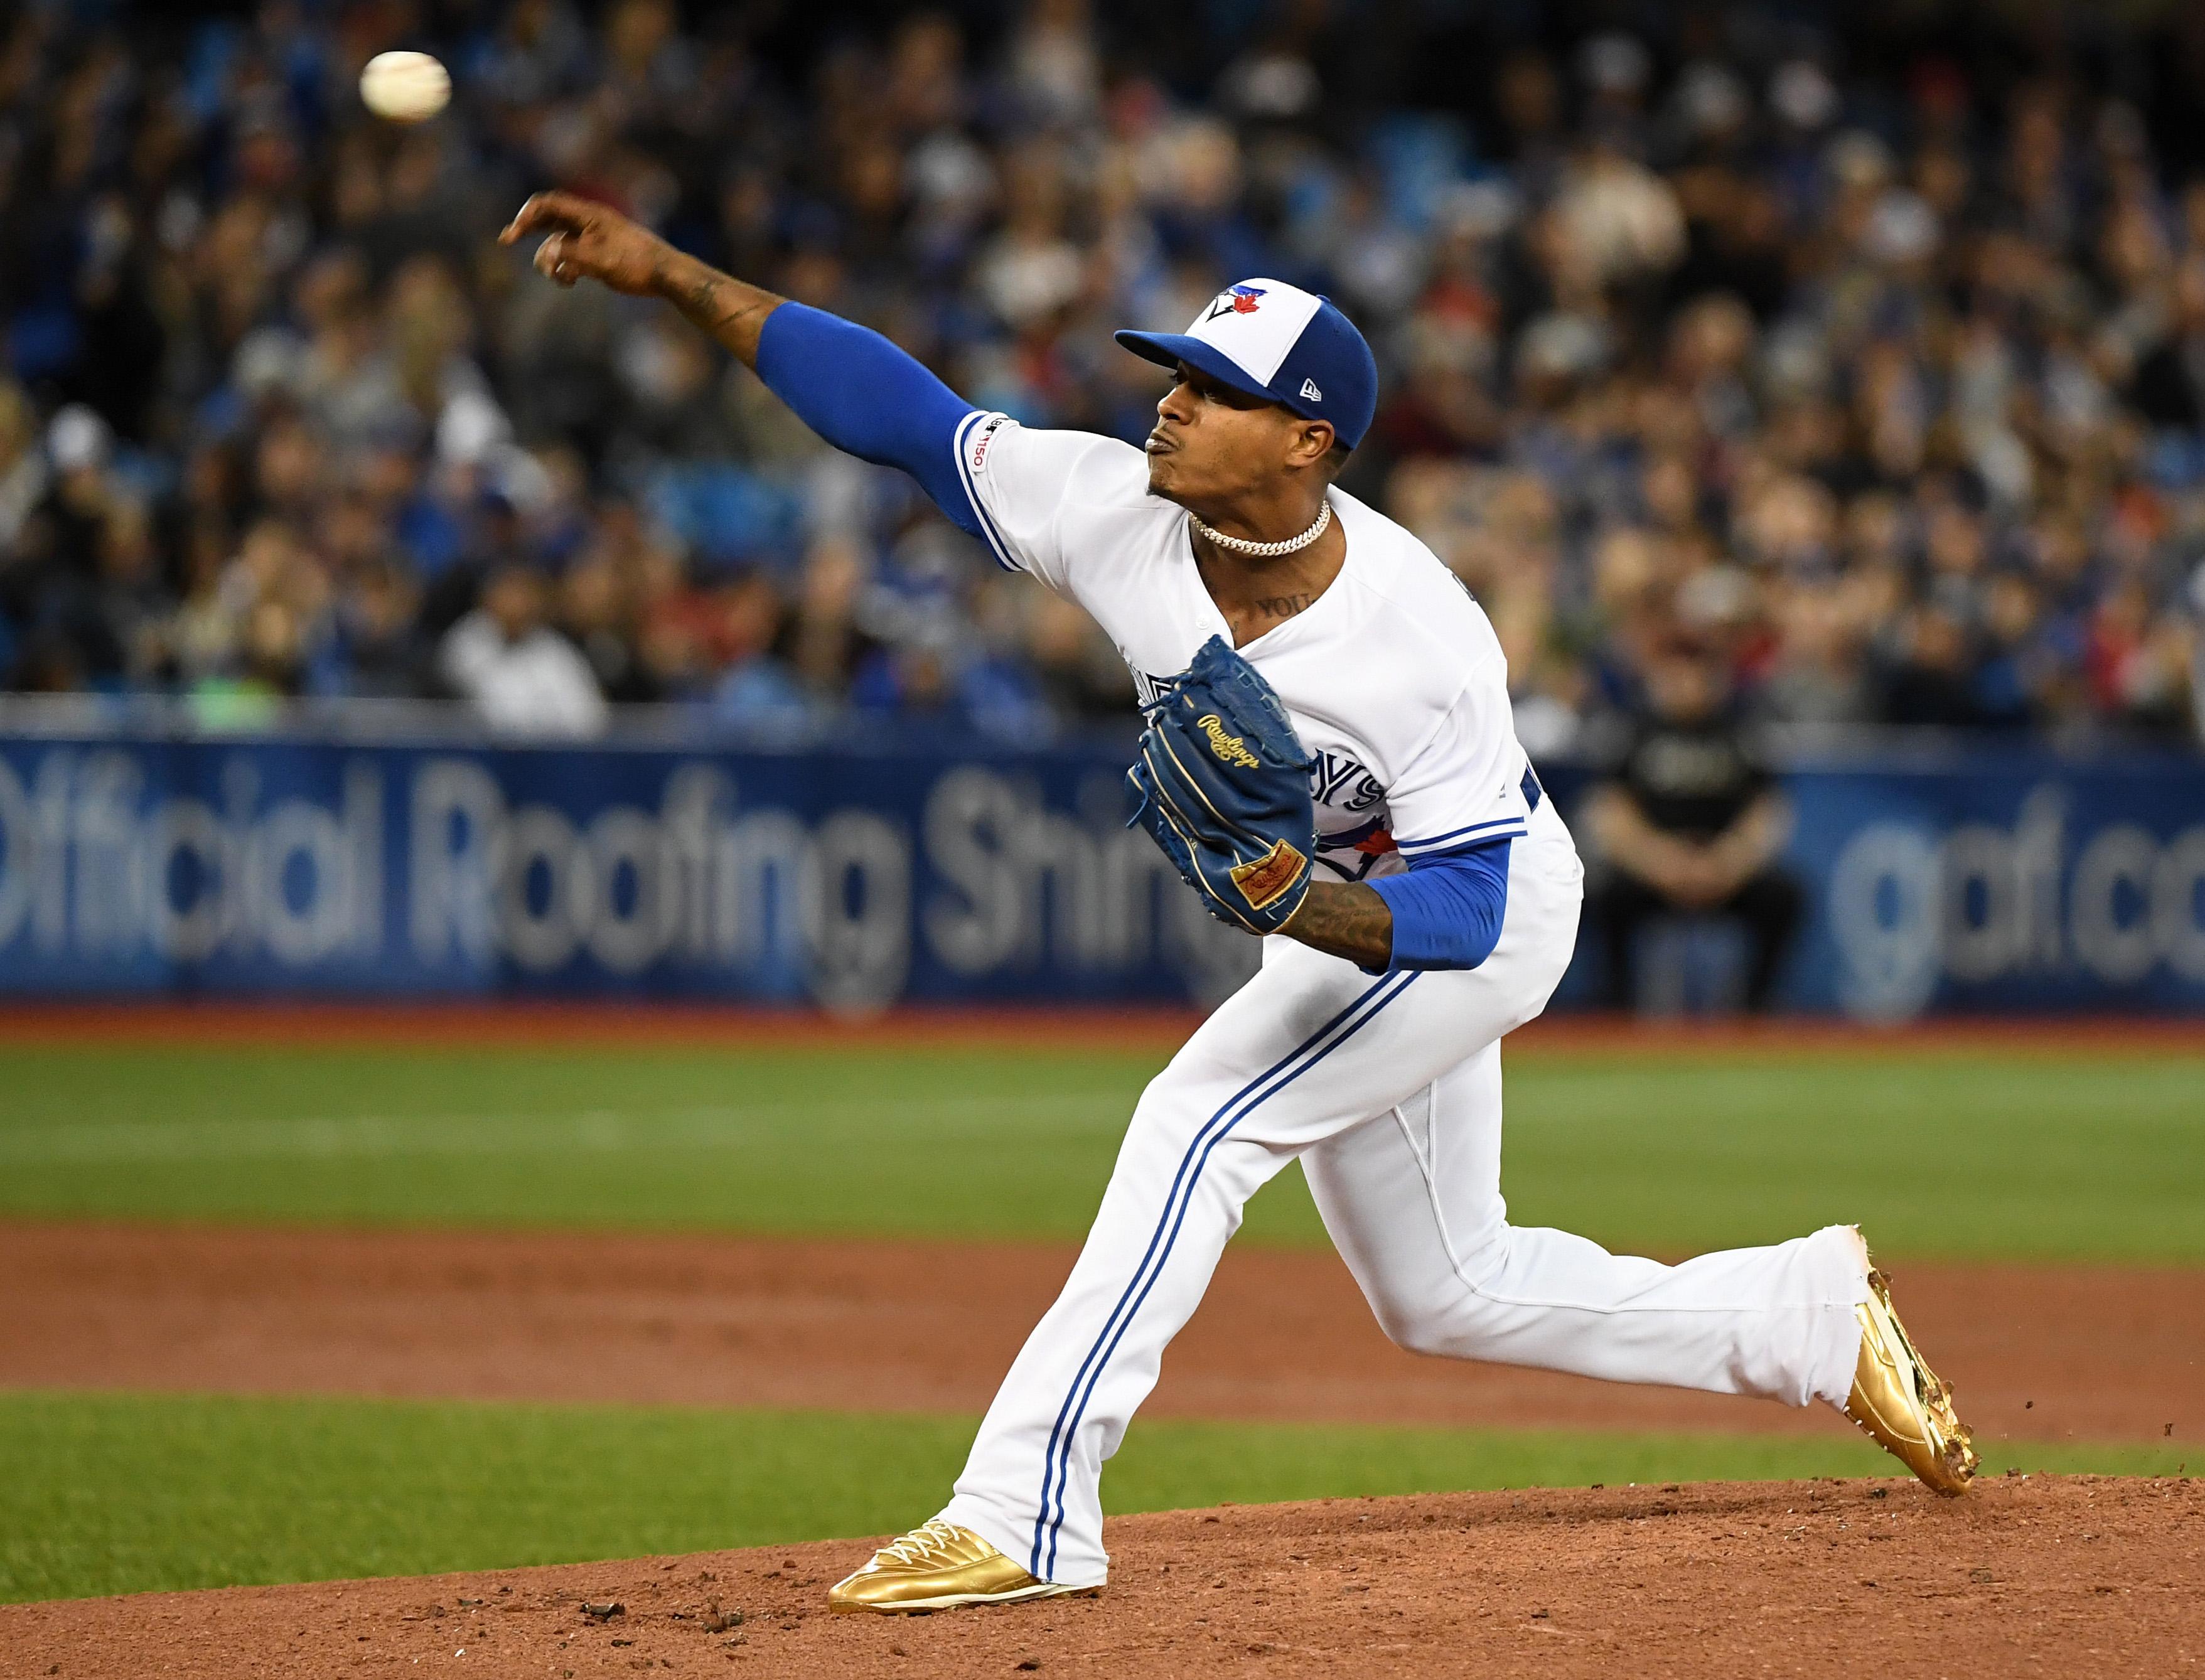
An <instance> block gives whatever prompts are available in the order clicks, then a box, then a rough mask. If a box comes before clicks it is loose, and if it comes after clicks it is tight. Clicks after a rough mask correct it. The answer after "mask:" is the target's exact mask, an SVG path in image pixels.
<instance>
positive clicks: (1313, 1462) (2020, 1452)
mask: <svg viewBox="0 0 2205 1680" xmlns="http://www.w3.org/2000/svg"><path fill="white" fill-rule="evenodd" d="M973 1422H974V1420H972V1419H971V1418H966V1417H912V1416H835V1415H830V1414H823V1413H809V1412H772V1411H741V1412H735V1411H701V1410H683V1409H675V1408H657V1407H652V1408H645V1407H611V1406H550V1405H490V1404H466V1403H427V1402H419V1401H393V1400H321V1399H315V1400H300V1399H246V1398H200V1397H170V1396H160V1397H156V1396H144V1395H131V1394H98V1395H89V1394H65V1393H15V1394H0V1463H6V1464H7V1465H8V1467H9V1470H8V1474H7V1475H5V1476H4V1477H0V1601H12V1600H26V1599H43V1598H65V1597H78V1596H84V1595H87V1594H105V1593H123V1592H142V1591H150V1590H155V1589H161V1588H192V1587H205V1586H216V1585H223V1584H229V1583H234V1582H277V1581H302V1580H326V1579H333V1578H337V1577H341V1576H362V1575H395V1574H417V1573H427V1572H431V1571H440V1570H466V1569H488V1568H497V1567H506V1566H512V1565H518V1564H541V1563H555V1562H568V1561H576V1560H582V1559H587V1558H621V1557H636V1556H639V1555H646V1554H651V1553H663V1552H694V1551H703V1550H707V1549H710V1548H715V1547H721V1546H748V1545H765V1544H770V1543H773V1542H776V1541H783V1540H812V1539H823V1538H827V1537H829V1536H834V1535H869V1534H878V1533H883V1532H891V1531H894V1530H897V1529H903V1528H906V1527H908V1526H909V1525H910V1524H911V1523H913V1522H915V1521H917V1520H918V1519H919V1518H920V1517H924V1516H926V1515H928V1514H930V1513H931V1512H932V1511H934V1510H935V1509H936V1506H937V1505H938V1504H939V1502H940V1500H941V1499H942V1493H943V1490H944V1489H945V1488H947V1487H948V1485H949V1482H950V1481H951V1479H952V1478H953V1477H954V1475H955V1474H956V1471H957V1469H958V1466H959V1465H960V1463H962V1461H963V1457H964V1451H965V1447H966V1443H967V1442H968V1441H969V1440H970V1439H971V1435H972V1425H973ZM1988 1458H1989V1461H1990V1463H1991V1465H1992V1467H1993V1468H1994V1469H2002V1468H2004V1467H2005V1466H2006V1464H2008V1463H2021V1464H2023V1465H2024V1467H2026V1468H2029V1469H2093V1470H2100V1471H2107V1472H2114V1473H2128V1474H2139V1475H2142V1474H2156V1473H2164V1472H2166V1471H2170V1470H2172V1469H2174V1468H2175V1465H2176V1463H2178V1458H2177V1455H2176V1454H2175V1452H2174V1451H2173V1450H2172V1447H2169V1448H2167V1449H2165V1450H2161V1449H2159V1448H2154V1447H2149V1446H2137V1447H2119V1446H2096V1447H2089V1448H2057V1447H2042V1448H2040V1447H2036V1446H2029V1447H2026V1448H2023V1449H2017V1450H2008V1451H2000V1450H1998V1449H1994V1450H1993V1451H1991V1452H1990V1453H1989V1454H1988ZM1890 1469H1891V1464H1890V1461H1889V1460H1888V1459H1887V1458H1885V1457H1883V1456H1882V1455H1881V1454H1880V1453H1878V1452H1876V1451H1875V1450H1874V1449H1873V1448H1871V1447H1869V1446H1867V1445H1866V1444H1865V1443H1864V1442H1861V1441H1858V1440H1854V1439H1852V1438H1851V1436H1849V1435H1843V1434H1835V1433H1833V1434H1830V1435H1829V1436H1828V1437H1821V1438H1818V1437H1810V1438H1806V1439H1799V1438H1796V1437H1791V1436H1735V1437H1729V1436H1703V1435H1645V1436H1632V1435H1599V1434H1563V1433H1559V1432H1543V1431H1508V1430H1477V1431H1449V1430H1438V1429H1405V1428H1327V1427H1317V1426H1288V1425H1281V1424H1250V1425H1240V1424H1223V1423H1198V1422H1177V1421H1173V1420H1164V1419H1150V1420H1144V1422H1142V1423H1141V1424H1140V1426H1139V1427H1138V1428H1136V1429H1135V1430H1133V1432H1132V1434H1131V1435H1129V1436H1128V1438H1127V1440H1126V1449H1125V1451H1123V1452H1122V1453H1120V1455H1119V1457H1117V1458H1116V1459H1115V1460H1114V1461H1113V1463H1112V1464H1111V1467H1110V1471H1109V1474H1108V1476H1107V1477H1106V1478H1105V1484H1104V1485H1105V1488H1106V1492H1107V1493H1108V1505H1109V1508H1110V1509H1111V1510H1112V1511H1117V1512H1123V1511H1146V1510H1157V1509H1166V1508H1174V1507H1181V1506H1187V1505H1214V1504H1218V1503H1221V1502H1225V1501H1232V1502H1234V1503H1242V1504H1253V1503H1257V1502H1260V1501H1267V1500H1275V1499H1312V1498H1319V1497H1323V1496H1327V1495H1338V1494H1349V1493H1412V1492H1429V1491H1435V1490H1441V1489H1453V1488H1468V1487H1530V1486H1548V1487H1562V1486H1581V1485H1584V1484H1588V1483H1590V1482H1595V1481H1605V1482H1608V1483H1609V1484H1610V1485H1615V1484H1620V1483H1622V1482H1626V1481H1641V1482H1644V1481H1688V1480H1699V1479H1703V1478H1726V1479H1762V1478H1777V1477H1792V1476H1805V1475H1884V1474H1887V1473H1889V1471H1890Z"/></svg>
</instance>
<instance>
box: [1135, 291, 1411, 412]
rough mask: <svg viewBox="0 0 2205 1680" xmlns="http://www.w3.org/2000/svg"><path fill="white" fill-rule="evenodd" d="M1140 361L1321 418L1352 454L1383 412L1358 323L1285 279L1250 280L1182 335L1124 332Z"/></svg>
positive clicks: (1213, 305) (1374, 370)
mask: <svg viewBox="0 0 2205 1680" xmlns="http://www.w3.org/2000/svg"><path fill="white" fill-rule="evenodd" d="M1117 339H1118V342H1119V343H1120V344H1122V345H1124V346H1125V347H1126V348H1127V349H1128V350H1131V351H1132V353H1134V354H1135V355H1137V356H1141V357H1144V358H1145V359H1148V360H1150V361H1152V362H1156V363H1159V364H1161V365H1162V366H1165V367H1174V366H1176V365H1178V364H1180V362H1185V363H1186V364H1187V365H1189V366H1191V367H1196V368H1199V369H1201V370H1202V371H1203V372H1204V373H1206V374H1208V375H1209V377H1211V378H1213V379H1215V380H1218V381H1220V382H1221V383H1224V384H1227V385H1230V386H1232V387H1233V389H1235V390H1241V391H1245V392H1247V393H1248V394H1249V395H1251V396H1257V397H1262V398H1263V399H1264V400H1265V401H1269V402H1275V403H1277V404H1279V405H1280V406H1281V407H1284V408H1287V409H1290V410H1292V411H1293V413H1297V414H1299V415H1300V416H1301V417H1302V418H1303V419H1309V420H1322V421H1324V422H1326V423H1327V424H1329V425H1330V426H1331V427H1332V430H1333V436H1335V437H1337V438H1338V439H1339V440H1340V442H1342V443H1345V444H1346V445H1347V447H1348V448H1351V449H1352V448H1354V447H1355V446H1356V445H1357V444H1358V443H1360V442H1362V441H1363V435H1364V433H1365V432H1366V431H1368V430H1370V418H1371V415H1372V414H1373V413H1375V412H1376V408H1377V406H1378V365H1377V363H1376V361H1375V360H1374V359H1372V358H1371V354H1370V346H1369V345H1368V344H1366V343H1364V341H1363V335H1362V334H1361V333H1359V332H1358V331H1356V329H1355V325H1354V323H1352V321H1350V320H1349V319H1348V318H1346V316H1345V315H1343V314H1341V313H1340V311H1339V310H1338V309H1337V308H1336V307H1335V306H1334V305H1333V303H1332V301H1331V300H1330V299H1328V298H1322V297H1319V296H1318V295H1317V294H1316V293H1314V292H1305V291H1304V290H1302V288H1300V287H1299V286H1289V285H1287V284H1286V283H1284V282H1281V281H1277V280H1266V279H1263V278H1260V277H1259V278H1257V279H1254V280H1243V281H1241V282H1239V283H1238V284H1236V285H1233V286H1228V287H1227V288H1225V289H1224V290H1223V291H1222V292H1220V293H1219V294H1217V296H1216V298H1215V300H1213V301H1212V302H1211V303H1210V305H1209V307H1208V308H1206V309H1205V310H1204V311H1203V312H1202V313H1201V314H1200V315H1199V316H1198V317H1197V318H1195V321H1194V324H1192V326H1190V327H1188V329H1186V331H1185V332H1183V333H1144V332H1130V331H1128V332H1121V333H1120V334H1118V335H1117Z"/></svg>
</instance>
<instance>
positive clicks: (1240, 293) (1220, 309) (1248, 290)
mask: <svg viewBox="0 0 2205 1680" xmlns="http://www.w3.org/2000/svg"><path fill="white" fill-rule="evenodd" d="M1262 296H1263V288H1262V287H1261V286H1235V287H1234V288H1233V289H1232V290H1231V291H1229V292H1220V293H1219V294H1217V301H1216V302H1215V303H1214V304H1212V305H1210V306H1209V314H1207V315H1205V316H1204V317H1203V319H1204V320H1205V321H1215V319H1216V318H1218V317H1219V316H1221V315H1253V314H1254V313H1255V312H1257V310H1258V309H1259V308H1261V307H1262V306H1261V305H1260V304H1258V303H1257V301H1256V300H1257V299H1258V298H1260V297H1262Z"/></svg>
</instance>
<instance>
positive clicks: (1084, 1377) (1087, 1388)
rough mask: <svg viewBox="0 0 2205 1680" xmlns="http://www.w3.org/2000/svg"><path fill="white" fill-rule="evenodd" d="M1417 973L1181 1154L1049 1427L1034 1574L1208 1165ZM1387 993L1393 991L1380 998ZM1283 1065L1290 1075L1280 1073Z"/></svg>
mask: <svg viewBox="0 0 2205 1680" xmlns="http://www.w3.org/2000/svg"><path fill="white" fill-rule="evenodd" d="M1416 978H1417V976H1416V974H1415V973H1413V972H1412V973H1406V974H1397V975H1388V976H1385V977H1382V978H1380V979H1379V980H1378V981H1376V982H1374V983H1373V984H1371V985H1370V986H1369V987H1366V988H1364V990H1363V992H1362V993H1361V994H1358V996H1357V997H1356V999H1355V1000H1353V1001H1352V1003H1350V1004H1349V1005H1348V1006H1346V1008H1345V1009H1343V1010H1341V1011H1340V1013H1339V1014H1337V1015H1335V1016H1334V1017H1333V1018H1332V1019H1330V1020H1329V1021H1328V1022H1326V1023H1325V1024H1324V1025H1323V1026H1322V1027H1320V1028H1318V1029H1317V1030H1316V1032H1314V1033H1312V1034H1311V1036H1309V1037H1308V1038H1306V1039H1304V1040H1303V1041H1302V1042H1301V1043H1300V1044H1299V1045H1297V1046H1296V1047H1295V1048H1293V1050H1291V1051H1289V1052H1288V1053H1287V1054H1286V1055H1285V1056H1283V1057H1281V1059H1280V1060H1278V1061H1276V1062H1274V1063H1273V1064H1272V1065H1271V1066H1269V1068H1267V1069H1265V1070H1264V1071H1263V1072H1262V1073H1260V1074H1258V1075H1257V1076H1256V1077H1255V1078H1253V1079H1251V1080H1250V1081H1249V1082H1248V1083H1246V1084H1245V1085H1243V1086H1242V1087H1241V1088H1240V1089H1239V1090H1238V1091H1236V1092H1235V1093H1234V1094H1233V1095H1232V1096H1231V1097H1230V1098H1228V1099H1227V1101H1226V1102H1225V1103H1224V1105H1223V1106H1222V1107H1220V1108H1218V1109H1217V1111H1216V1112H1215V1113H1213V1114H1212V1115H1211V1116H1210V1117H1209V1119H1208V1120H1207V1121H1205V1122H1204V1125H1203V1127H1202V1130H1201V1131H1198V1132H1197V1133H1196V1135H1195V1137H1194V1138H1193V1140H1192V1142H1191V1143H1189V1144H1188V1145H1187V1149H1186V1155H1183V1156H1181V1157H1180V1166H1179V1171H1178V1172H1177V1173H1176V1174H1175V1175H1174V1178H1173V1180H1172V1186H1171V1190H1170V1193H1169V1194H1168V1196H1166V1197H1165V1199H1164V1210H1163V1213H1162V1214H1161V1215H1160V1216H1159V1218H1158V1220H1157V1221H1156V1231H1155V1232H1154V1233H1153V1234H1152V1235H1151V1236H1150V1238H1149V1246H1148V1250H1147V1251H1146V1252H1145V1253H1144V1254H1143V1255H1142V1256H1141V1263H1140V1265H1139V1266H1138V1267H1136V1268H1135V1270H1134V1273H1133V1276H1132V1279H1131V1280H1130V1281H1129V1282H1128V1283H1127V1284H1126V1290H1125V1292H1124V1293H1123V1294H1121V1295H1120V1297H1118V1303H1117V1305H1116V1306H1115V1307H1114V1308H1113V1309H1111V1313H1110V1316H1109V1318H1108V1320H1107V1321H1105V1322H1104V1324H1103V1327H1102V1332H1101V1333H1100V1334H1099V1335H1098V1336H1097V1339H1096V1342H1095V1345H1093V1346H1092V1347H1091V1348H1090V1349H1089V1350H1088V1352H1087V1357H1086V1358H1085V1360H1083V1361H1082V1362H1081V1363H1080V1368H1079V1372H1078V1373H1077V1374H1075V1375H1074V1376H1073V1381H1072V1391H1071V1392H1069V1393H1067V1395H1066V1396H1065V1399H1064V1404H1063V1405H1062V1406H1061V1407H1060V1408H1059V1409H1058V1411H1057V1416H1056V1425H1055V1428H1053V1429H1051V1430H1050V1432H1049V1454H1048V1457H1047V1458H1046V1460H1045V1461H1044V1463H1043V1470H1042V1500H1041V1509H1040V1510H1039V1511H1037V1513H1036V1514H1035V1517H1034V1546H1033V1552H1032V1554H1031V1557H1030V1558H1029V1559H1028V1563H1027V1568H1028V1570H1029V1571H1030V1572H1031V1574H1033V1575H1035V1576H1038V1577H1040V1578H1041V1579H1043V1580H1047V1579H1048V1578H1049V1571H1050V1570H1054V1569H1055V1567H1056V1542H1057V1537H1058V1535H1059V1534H1060V1533H1061V1530H1062V1529H1063V1524H1064V1499H1065V1496H1066V1493H1067V1490H1068V1487H1069V1484H1070V1481H1071V1475H1072V1446H1073V1440H1074V1438H1075V1437H1076V1436H1077V1434H1078V1433H1079V1423H1080V1421H1081V1419H1082V1418H1083V1417H1085V1415H1086V1411H1087V1404H1088V1402H1089V1400H1091V1398H1093V1397H1094V1392H1095V1388H1096V1386H1097V1384H1098V1383H1100V1382H1101V1381H1102V1372H1103V1370H1104V1369H1105V1368H1107V1367H1108V1364H1109V1362H1110V1358H1111V1356H1112V1355H1113V1354H1114V1353H1115V1352H1116V1351H1117V1349H1118V1344H1119V1343H1120V1342H1121V1341H1123V1340H1124V1339H1125V1335H1126V1331H1127V1330H1129V1329H1131V1328H1132V1322H1133V1319H1134V1317H1135V1316H1136V1315H1138V1313H1139V1311H1140V1309H1141V1307H1142V1305H1143V1303H1145V1302H1146V1301H1147V1299H1148V1297H1149V1293H1150V1291H1151V1290H1153V1289H1154V1288H1155V1287H1156V1280H1157V1279H1159V1278H1161V1277H1162V1275H1163V1267H1164V1263H1165V1261H1168V1259H1169V1258H1170V1256H1171V1250H1172V1248H1173V1246H1174V1244H1176V1243H1177V1242H1178V1240H1179V1233H1180V1227H1181V1226H1183V1225H1184V1224H1185V1223H1186V1215H1187V1212H1188V1210H1189V1208H1192V1206H1193V1202H1194V1186H1195V1184H1197V1183H1198V1181H1199V1179H1200V1178H1201V1175H1202V1170H1203V1168H1204V1167H1205V1166H1207V1165H1208V1163H1209V1156H1210V1154H1211V1152H1212V1151H1213V1150H1215V1149H1216V1147H1217V1145H1218V1144H1219V1143H1221V1142H1222V1141H1223V1139H1224V1137H1225V1136H1226V1134H1227V1133H1228V1132H1230V1131H1232V1130H1233V1127H1234V1126H1236V1125H1239V1123H1240V1122H1241V1121H1242V1120H1244V1119H1246V1118H1247V1117H1248V1116H1249V1115H1250V1114H1252V1113H1255V1111H1256V1110H1257V1108H1259V1107H1262V1106H1263V1103H1264V1102H1266V1101H1269V1099H1270V1098H1271V1097H1273V1096H1274V1095H1277V1093H1278V1092H1280V1091H1281V1090H1283V1089H1286V1088H1287V1086H1288V1085H1290V1084H1292V1083H1293V1082H1294V1081H1295V1080H1297V1079H1299V1078H1300V1077H1301V1076H1302V1075H1303V1074H1305V1073H1306V1072H1309V1070H1310V1069H1311V1068H1312V1067H1315V1066H1316V1065H1317V1063H1319V1062H1321V1061H1322V1060H1324V1059H1325V1058H1326V1057H1327V1056H1328V1055H1330V1054H1332V1053H1333V1052H1334V1050H1336V1049H1338V1048H1340V1045H1342V1044H1344V1043H1346V1042H1347V1040H1348V1039H1350V1038H1351V1037H1352V1036H1354V1035H1355V1034H1356V1033H1358V1032H1359V1031H1361V1030H1362V1029H1363V1028H1364V1026H1365V1025H1367V1024H1369V1023H1370V1021H1371V1020H1372V1019H1374V1018H1376V1016H1377V1014H1378V1012H1380V1011H1381V1010H1382V1009H1383V1008H1385V1006H1387V1005H1388V1004H1389V1003H1391V1002H1392V1001H1393V1000H1394V999H1395V998H1397V997H1399V996H1400V994H1402V993H1403V992H1404V991H1406V990H1407V989H1408V988H1409V986H1410V985H1411V984H1412V983H1413V982H1415V980H1416ZM1381 992H1383V993H1384V995H1383V996H1377V994H1379V993H1381ZM1374 997H1376V1002H1375V1003H1374V1002H1371V1000H1372V999H1373V998H1374ZM1366 1004H1370V1007H1369V1008H1367V1009H1365V1008H1364V1006H1365V1005H1366ZM1358 1011H1359V1012H1361V1013H1360V1015H1359V1017H1358V1018H1356V1019H1354V1020H1352V1022H1350V1021H1349V1018H1350V1017H1351V1016H1357V1015H1358ZM1343 1022H1347V1023H1348V1024H1347V1025H1346V1029H1345V1030H1342V1031H1339V1032H1337V1033H1336V1034H1335V1032H1334V1030H1335V1029H1336V1028H1340V1025H1341V1024H1342V1023H1343ZM1297 1064H1299V1065H1297ZM1282 1070H1283V1071H1284V1072H1283V1077H1279V1076H1281V1072H1282ZM1267 1082H1269V1083H1267ZM1251 1093H1252V1095H1251ZM1174 1208H1175V1209H1176V1211H1174ZM1160 1248H1161V1251H1159V1250H1160ZM1151 1261H1153V1262H1154V1264H1153V1266H1152V1265H1151ZM1129 1303H1130V1304H1129ZM1075 1401H1076V1402H1077V1404H1076V1406H1075V1404H1074V1403H1075ZM1067 1420H1068V1421H1067ZM1052 1488H1053V1489H1054V1502H1055V1516H1054V1517H1051V1516H1050V1514H1049V1510H1050V1505H1051V1502H1052ZM1044 1526H1046V1528H1047V1529H1048V1535H1049V1538H1048V1547H1047V1557H1046V1559H1044V1558H1043V1540H1042V1535H1043V1528H1044Z"/></svg>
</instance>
